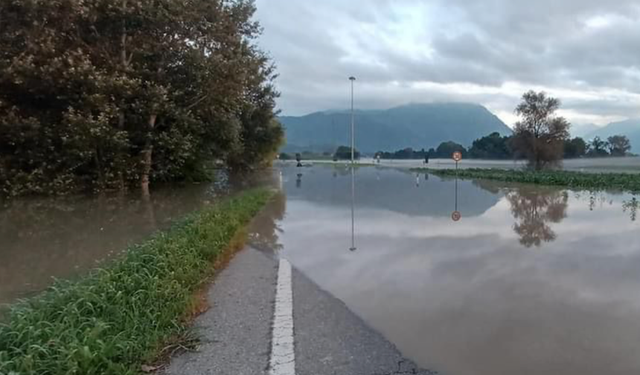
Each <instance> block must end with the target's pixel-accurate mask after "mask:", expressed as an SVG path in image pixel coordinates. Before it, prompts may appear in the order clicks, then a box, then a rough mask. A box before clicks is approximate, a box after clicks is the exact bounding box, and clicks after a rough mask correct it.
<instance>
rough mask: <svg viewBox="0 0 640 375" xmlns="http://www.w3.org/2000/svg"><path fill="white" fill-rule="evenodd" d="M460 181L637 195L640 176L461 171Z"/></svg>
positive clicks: (445, 173) (451, 173) (444, 172)
mask: <svg viewBox="0 0 640 375" xmlns="http://www.w3.org/2000/svg"><path fill="white" fill-rule="evenodd" d="M413 170H414V171H423V172H429V173H431V174H434V175H436V176H442V177H455V176H456V170H455V169H428V168H417V169H413ZM457 175H458V177H460V178H476V179H485V180H499V181H505V182H522V183H528V184H540V185H552V186H566V187H570V188H575V189H585V190H607V189H612V190H624V191H631V192H640V174H631V173H582V172H570V171H529V170H503V169H477V168H475V169H460V170H458V171H457Z"/></svg>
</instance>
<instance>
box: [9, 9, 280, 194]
mask: <svg viewBox="0 0 640 375" xmlns="http://www.w3.org/2000/svg"><path fill="white" fill-rule="evenodd" d="M254 12H255V6H254V3H253V1H251V0H234V1H226V0H192V1H188V2H185V1H183V0H93V1H83V0H57V1H48V0H0V191H2V192H3V193H5V194H11V195H15V194H23V193H56V192H71V191H78V190H87V189H90V190H104V189H126V188H130V187H139V188H141V189H142V190H143V192H147V193H148V189H149V183H150V182H152V181H177V180H202V179H206V178H207V170H208V168H209V167H210V166H211V165H213V164H223V165H225V166H227V167H230V168H239V169H244V168H249V167H251V166H254V165H256V164H259V163H262V162H267V161H269V160H272V159H273V158H274V157H275V155H276V153H277V150H278V148H279V147H280V144H281V143H282V141H283V130H282V127H281V125H280V124H279V123H278V122H277V120H276V118H275V110H274V108H275V99H276V97H277V96H278V93H277V91H276V90H275V88H274V84H273V80H274V78H275V76H276V74H275V68H274V65H273V63H272V62H271V60H270V59H269V57H268V56H267V55H266V54H265V53H264V52H262V51H261V50H260V49H258V48H257V46H256V45H255V41H256V38H258V37H259V35H260V33H261V28H260V25H259V24H258V23H257V22H255V21H254V20H253V19H252V17H253V15H254Z"/></svg>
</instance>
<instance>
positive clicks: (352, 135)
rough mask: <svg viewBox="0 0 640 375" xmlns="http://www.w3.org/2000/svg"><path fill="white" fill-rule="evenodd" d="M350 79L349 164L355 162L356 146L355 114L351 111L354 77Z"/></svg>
mask: <svg viewBox="0 0 640 375" xmlns="http://www.w3.org/2000/svg"><path fill="white" fill-rule="evenodd" d="M349 80H350V81H351V164H353V163H355V147H356V139H355V137H356V129H355V127H356V126H355V114H354V113H353V83H354V81H355V80H356V77H353V76H352V77H349Z"/></svg>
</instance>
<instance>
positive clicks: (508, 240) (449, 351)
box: [252, 166, 640, 375]
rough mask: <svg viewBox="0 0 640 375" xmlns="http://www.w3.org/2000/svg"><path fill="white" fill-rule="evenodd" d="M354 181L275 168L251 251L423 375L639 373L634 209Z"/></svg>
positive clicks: (597, 196)
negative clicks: (290, 272)
mask: <svg viewBox="0 0 640 375" xmlns="http://www.w3.org/2000/svg"><path fill="white" fill-rule="evenodd" d="M353 181H355V185H354V194H353V196H352V190H351V182H352V176H351V172H350V171H349V170H348V169H344V168H335V167H320V166H316V167H312V168H294V167H289V166H285V167H283V168H282V170H281V194H280V195H279V196H278V199H277V200H276V201H275V202H273V203H272V204H271V206H270V207H269V210H268V211H265V213H264V214H263V215H261V216H260V218H259V219H258V221H257V222H256V226H255V231H254V233H253V234H252V236H253V239H254V242H255V244H256V245H257V246H258V247H259V248H261V249H263V250H265V251H275V252H278V253H280V254H281V255H282V256H284V257H286V258H287V259H289V260H291V262H292V263H293V265H294V266H295V267H297V268H298V269H299V270H301V271H302V272H304V273H305V274H306V275H308V276H309V277H310V278H312V279H313V280H314V281H316V282H317V283H318V284H319V285H320V286H321V287H322V288H324V289H326V290H328V291H329V292H331V293H332V294H334V295H335V296H337V297H338V298H340V299H341V300H343V301H344V302H345V303H346V304H347V305H348V306H349V308H350V309H352V310H353V311H354V312H355V313H357V314H358V315H359V316H361V317H362V318H363V319H364V320H365V321H366V322H367V323H368V324H370V325H371V326H372V327H374V328H375V329H377V330H378V331H380V332H381V333H382V334H383V335H384V336H385V337H387V338H388V339H389V340H390V341H392V342H393V343H394V344H395V345H396V346H397V347H398V348H399V350H400V351H401V352H402V353H403V354H404V355H406V356H408V357H409V358H411V359H412V360H414V361H416V362H417V363H419V364H420V365H421V366H423V367H425V368H429V369H433V370H437V371H439V372H441V373H443V374H454V375H484V374H486V375H495V374H541V373H543V374H561V375H590V374H594V375H595V374H598V375H600V374H604V373H606V374H609V375H613V374H616V375H617V374H620V375H623V374H624V375H627V374H638V373H640V357H639V356H638V355H637V353H638V352H640V324H638V321H640V272H638V270H640V224H639V221H638V220H636V219H637V209H638V200H637V198H636V197H634V196H633V195H630V194H626V193H617V192H586V191H582V192H576V191H567V190H562V189H557V188H550V187H541V186H530V185H504V184H501V183H498V182H486V181H468V180H464V181H463V180H461V181H458V182H456V181H455V180H442V179H440V178H438V177H435V176H429V175H424V174H420V175H416V174H412V173H409V172H406V171H398V170H392V169H376V168H358V169H357V170H356V171H355V175H354V176H353ZM456 186H457V188H456ZM456 192H457V193H456ZM352 197H353V198H354V199H353V203H354V205H353V207H354V209H353V217H352V209H351V208H352ZM456 210H457V211H459V212H460V215H461V219H460V220H459V221H454V220H452V213H453V212H454V211H456ZM352 218H353V229H354V230H353V232H352ZM352 246H354V247H355V248H356V250H355V251H350V248H351V247H352Z"/></svg>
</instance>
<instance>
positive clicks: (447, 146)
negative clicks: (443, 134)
mask: <svg viewBox="0 0 640 375" xmlns="http://www.w3.org/2000/svg"><path fill="white" fill-rule="evenodd" d="M435 151H436V153H435V157H437V158H443V159H446V158H451V156H452V155H453V153H454V152H456V151H459V152H461V153H462V156H463V157H466V156H467V149H466V148H464V146H463V145H461V144H459V143H456V142H453V141H448V142H442V143H440V145H439V146H438V148H437V149H436V150H435Z"/></svg>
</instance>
